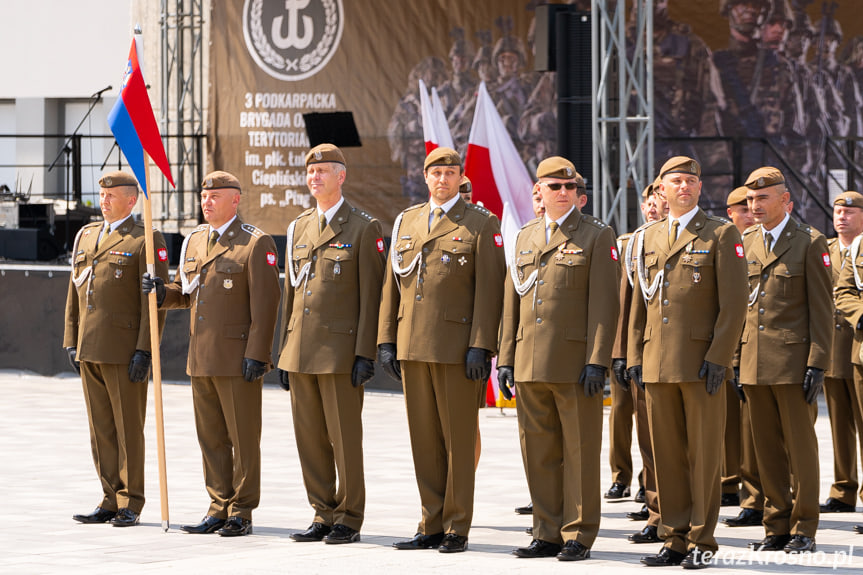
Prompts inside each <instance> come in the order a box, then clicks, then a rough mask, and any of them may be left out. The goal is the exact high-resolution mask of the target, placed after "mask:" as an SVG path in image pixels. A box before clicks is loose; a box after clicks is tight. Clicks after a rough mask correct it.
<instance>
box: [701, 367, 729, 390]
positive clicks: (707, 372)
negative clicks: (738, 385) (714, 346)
mask: <svg viewBox="0 0 863 575" xmlns="http://www.w3.org/2000/svg"><path fill="white" fill-rule="evenodd" d="M698 377H699V378H701V379H704V380H705V383H704V385H705V387H707V393H709V394H710V395H715V394H716V392H717V391H719V388H720V386H722V382H723V381H725V366H723V365H717V364H715V363H711V362H709V361H705V362H704V363H702V364H701V369H700V370H699V371H698ZM705 378H706V379H705Z"/></svg>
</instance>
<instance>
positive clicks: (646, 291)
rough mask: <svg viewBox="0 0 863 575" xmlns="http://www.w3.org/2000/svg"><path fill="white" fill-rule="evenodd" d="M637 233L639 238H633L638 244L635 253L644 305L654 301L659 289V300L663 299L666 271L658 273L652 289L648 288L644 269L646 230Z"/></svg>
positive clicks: (651, 285) (651, 286)
mask: <svg viewBox="0 0 863 575" xmlns="http://www.w3.org/2000/svg"><path fill="white" fill-rule="evenodd" d="M635 233H636V234H638V238H632V240H635V241H636V242H637V243H638V245H637V246H636V250H635V252H636V258H637V262H636V263H637V267H638V279H639V285H640V286H641V297H643V298H644V303H645V304H647V303H648V302H650V301H652V300H653V296H654V295H656V290H657V289H659V294H660V295H659V299H662V279H663V278H664V277H665V270H659V273H657V274H656V277H655V278H654V279H653V283H652V284H650V287H647V283H648V278H647V270H646V269H645V267H644V230H636V231H635ZM632 240H630V244H631V243H632ZM627 252H629V246H627Z"/></svg>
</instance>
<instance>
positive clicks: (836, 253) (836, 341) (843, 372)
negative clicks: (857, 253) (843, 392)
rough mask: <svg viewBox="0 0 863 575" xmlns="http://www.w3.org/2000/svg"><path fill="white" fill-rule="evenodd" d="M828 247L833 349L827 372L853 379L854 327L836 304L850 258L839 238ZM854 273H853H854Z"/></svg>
mask: <svg viewBox="0 0 863 575" xmlns="http://www.w3.org/2000/svg"><path fill="white" fill-rule="evenodd" d="M827 247H828V248H830V268H831V270H832V272H833V274H832V275H833V288H834V293H833V302H834V307H833V350H832V351H831V353H830V371H828V372H827V373H826V375H827V377H833V378H836V379H852V378H853V377H854V374H853V373H852V369H851V357H850V355H851V346H852V343H853V341H854V328H853V327H851V324H849V323H848V321H847V320H846V319H845V316H843V315H842V312H841V311H839V308H838V307H837V306H835V303H836V292H835V289H836V288H837V287H839V276H840V274H841V273H842V270H843V269H844V268H845V265H849V266H850V263H849V262H848V258H847V257H846V258H842V255H841V254H840V250H841V247H840V246H839V238H831V239H829V240H827ZM852 275H853V274H852Z"/></svg>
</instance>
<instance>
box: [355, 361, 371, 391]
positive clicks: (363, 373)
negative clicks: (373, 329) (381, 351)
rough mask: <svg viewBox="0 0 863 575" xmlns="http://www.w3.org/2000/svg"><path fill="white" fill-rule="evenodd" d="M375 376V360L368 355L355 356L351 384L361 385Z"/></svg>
mask: <svg viewBox="0 0 863 575" xmlns="http://www.w3.org/2000/svg"><path fill="white" fill-rule="evenodd" d="M374 376H375V362H374V361H372V360H370V359H369V358H367V357H362V356H359V355H358V356H357V357H356V358H354V368H353V369H352V370H351V385H353V386H354V387H359V386H361V385H363V384H364V383H365V382H367V381H368V380H370V379H371V378H373V377H374Z"/></svg>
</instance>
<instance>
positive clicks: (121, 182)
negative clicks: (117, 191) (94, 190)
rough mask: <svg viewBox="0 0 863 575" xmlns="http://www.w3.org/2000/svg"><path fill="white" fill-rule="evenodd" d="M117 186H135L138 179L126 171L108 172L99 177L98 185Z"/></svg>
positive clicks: (104, 186) (105, 186)
mask: <svg viewBox="0 0 863 575" xmlns="http://www.w3.org/2000/svg"><path fill="white" fill-rule="evenodd" d="M117 186H135V187H136V188H137V187H138V180H136V179H135V176H133V175H132V174H130V173H128V172H120V171H117V172H108V173H107V174H105V175H104V176H102V177H101V178H99V187H101V188H106V189H107V188H116V187H117Z"/></svg>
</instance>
